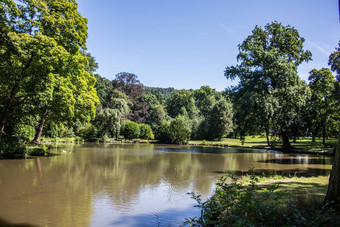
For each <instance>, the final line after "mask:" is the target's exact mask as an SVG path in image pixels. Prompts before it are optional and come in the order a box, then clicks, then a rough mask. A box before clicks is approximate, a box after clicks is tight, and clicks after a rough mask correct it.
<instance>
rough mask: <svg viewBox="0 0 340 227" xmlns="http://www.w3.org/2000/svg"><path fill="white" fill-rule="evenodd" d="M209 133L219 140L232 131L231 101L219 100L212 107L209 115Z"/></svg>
mask: <svg viewBox="0 0 340 227" xmlns="http://www.w3.org/2000/svg"><path fill="white" fill-rule="evenodd" d="M209 121H210V129H209V131H210V135H211V137H212V138H218V139H219V140H220V139H221V138H222V137H223V136H225V135H227V134H228V133H230V132H232V131H233V108H232V104H231V102H228V101H226V100H225V99H221V100H219V101H218V102H217V103H216V104H215V105H214V107H213V109H212V111H211V116H210V119H209Z"/></svg>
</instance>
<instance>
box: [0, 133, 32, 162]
mask: <svg viewBox="0 0 340 227" xmlns="http://www.w3.org/2000/svg"><path fill="white" fill-rule="evenodd" d="M27 143H28V139H27V138H24V137H19V136H8V135H3V136H2V138H1V140H0V157H2V158H24V157H25V154H26V153H27Z"/></svg>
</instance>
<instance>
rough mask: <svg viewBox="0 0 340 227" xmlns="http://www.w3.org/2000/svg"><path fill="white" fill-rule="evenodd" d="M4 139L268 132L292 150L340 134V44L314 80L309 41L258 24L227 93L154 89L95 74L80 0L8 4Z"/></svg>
mask: <svg viewBox="0 0 340 227" xmlns="http://www.w3.org/2000/svg"><path fill="white" fill-rule="evenodd" d="M0 6H1V8H0V11H1V12H2V13H1V17H0V19H1V21H0V22H1V31H0V32H1V33H0V35H1V43H0V48H1V49H0V50H1V55H0V58H1V62H0V71H1V73H0V81H1V83H0V90H1V93H0V96H1V99H0V107H1V113H0V114H1V115H0V117H1V119H0V139H1V137H2V136H3V135H6V137H7V136H19V137H26V138H31V140H32V142H33V143H39V140H40V138H41V136H47V137H74V136H78V137H82V138H84V139H86V140H89V141H93V140H98V139H105V138H116V139H119V138H121V139H122V138H124V139H138V138H140V139H148V140H149V139H157V140H159V141H160V142H164V143H186V142H187V141H188V140H190V139H209V140H213V139H219V140H220V139H222V138H223V137H226V136H228V135H230V136H235V137H239V138H241V139H243V138H244V137H245V136H246V135H255V134H262V133H263V134H264V135H265V136H266V138H267V142H268V145H271V138H272V136H275V137H280V138H281V140H282V144H283V148H284V149H286V150H289V149H290V141H291V140H292V139H293V140H294V139H296V138H297V137H300V136H311V137H312V139H313V140H314V139H315V137H322V138H323V142H324V143H325V141H326V138H327V137H330V136H332V137H336V136H337V133H338V131H339V113H340V111H339V106H340V105H339V100H340V99H339V71H340V70H339V50H338V49H337V50H336V51H335V52H334V53H333V54H332V55H331V56H330V60H329V64H330V66H331V69H327V68H323V69H319V70H317V69H314V70H312V71H311V72H310V77H309V84H307V83H306V82H304V81H302V80H301V79H300V78H299V76H298V74H297V67H298V66H299V65H300V64H301V63H302V62H306V61H309V60H311V56H312V55H311V52H309V51H306V50H304V49H303V43H304V38H302V37H300V35H299V33H298V31H297V30H296V29H295V28H293V27H290V26H283V25H282V24H281V23H278V22H273V23H271V24H267V25H266V26H265V27H264V28H262V27H259V26H256V27H255V29H254V30H253V31H252V34H251V35H249V36H248V37H247V38H246V39H245V40H244V41H243V42H242V43H241V44H240V45H239V54H238V56H237V59H238V62H239V64H238V65H236V66H228V67H227V68H226V70H225V76H226V77H227V78H229V79H235V78H239V80H240V82H239V84H238V85H237V86H235V87H231V88H228V89H226V91H224V92H217V91H216V90H214V89H212V88H210V87H209V86H202V87H201V88H200V89H196V90H184V89H183V90H176V89H173V88H152V87H144V86H143V84H142V83H141V82H140V81H139V80H138V77H137V75H135V74H133V73H128V72H121V73H118V74H117V75H116V76H115V79H114V80H112V81H110V80H108V79H106V78H103V77H101V76H100V75H97V74H95V71H96V69H97V68H98V64H97V63H96V61H95V58H94V57H93V56H91V54H90V53H87V52H86V46H85V44H86V38H87V26H86V23H87V21H86V19H85V18H83V17H81V15H80V14H79V13H78V11H77V4H76V2H75V1H68V0H63V1H58V2H57V1H50V0H42V1H38V2H34V3H33V2H32V1H27V0H23V1H20V3H18V2H15V1H11V0H9V1H5V2H1V5H0ZM331 70H333V71H335V72H336V73H337V79H335V77H334V76H333V73H332V71H331Z"/></svg>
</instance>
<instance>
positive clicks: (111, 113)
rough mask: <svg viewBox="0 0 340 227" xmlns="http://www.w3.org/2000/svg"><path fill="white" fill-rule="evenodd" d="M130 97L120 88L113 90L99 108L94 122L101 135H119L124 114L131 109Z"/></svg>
mask: <svg viewBox="0 0 340 227" xmlns="http://www.w3.org/2000/svg"><path fill="white" fill-rule="evenodd" d="M129 104H130V100H129V98H128V97H127V96H126V95H125V94H124V93H123V92H121V91H119V90H111V91H110V92H109V94H107V96H106V100H105V103H103V104H102V105H101V106H100V107H98V108H97V117H96V119H95V120H94V121H93V124H94V125H95V127H96V128H97V131H98V135H97V136H99V137H103V136H104V135H107V136H113V137H116V138H117V137H118V136H119V133H120V130H121V125H122V121H123V120H124V116H125V115H127V113H128V112H129V111H130V109H129Z"/></svg>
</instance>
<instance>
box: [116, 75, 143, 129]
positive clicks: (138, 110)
mask: <svg viewBox="0 0 340 227" xmlns="http://www.w3.org/2000/svg"><path fill="white" fill-rule="evenodd" d="M112 84H113V87H114V88H115V89H118V90H120V91H122V92H124V93H125V94H126V95H127V96H128V97H129V99H130V100H131V103H132V105H131V106H130V109H131V112H130V113H129V114H128V115H127V118H128V119H129V120H131V121H135V122H137V123H145V122H147V119H148V109H149V106H148V104H147V103H146V102H144V101H143V96H144V95H145V93H146V91H145V90H144V88H143V84H142V83H141V82H140V81H139V80H138V77H137V75H135V74H133V73H127V72H121V73H118V74H117V75H116V79H115V80H113V81H112Z"/></svg>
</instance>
